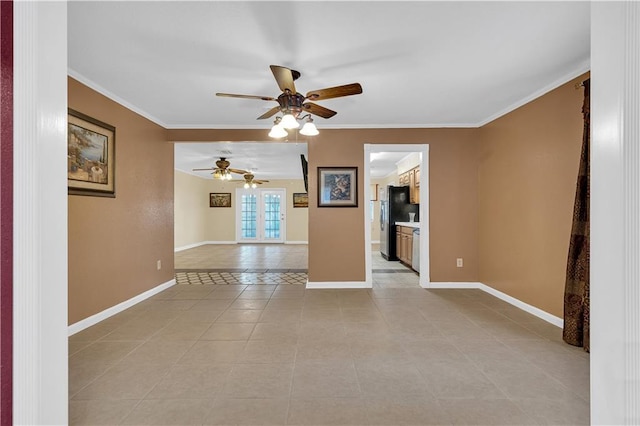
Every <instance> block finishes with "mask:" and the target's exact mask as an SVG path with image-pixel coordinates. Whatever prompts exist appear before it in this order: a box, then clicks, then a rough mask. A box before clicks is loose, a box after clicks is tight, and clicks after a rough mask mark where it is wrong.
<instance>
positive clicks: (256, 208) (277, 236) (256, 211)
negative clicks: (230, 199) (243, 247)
mask: <svg viewBox="0 0 640 426" xmlns="http://www.w3.org/2000/svg"><path fill="white" fill-rule="evenodd" d="M286 195H287V194H286V191H285V190H284V189H272V188H268V189H261V188H249V189H245V188H238V189H236V200H238V202H237V203H236V240H237V241H238V242H241V243H243V242H245V243H246V242H251V243H284V241H285V232H286V229H287V227H286V214H285V212H286V206H285V200H286Z"/></svg>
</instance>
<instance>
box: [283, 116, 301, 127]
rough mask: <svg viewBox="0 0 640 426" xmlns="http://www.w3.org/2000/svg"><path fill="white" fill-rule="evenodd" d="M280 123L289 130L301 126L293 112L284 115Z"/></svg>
mask: <svg viewBox="0 0 640 426" xmlns="http://www.w3.org/2000/svg"><path fill="white" fill-rule="evenodd" d="M280 124H281V125H282V127H284V128H285V129H287V130H291V129H297V128H298V127H300V123H298V120H296V118H295V117H294V116H293V114H291V113H286V114H285V115H284V116H282V121H281V122H280Z"/></svg>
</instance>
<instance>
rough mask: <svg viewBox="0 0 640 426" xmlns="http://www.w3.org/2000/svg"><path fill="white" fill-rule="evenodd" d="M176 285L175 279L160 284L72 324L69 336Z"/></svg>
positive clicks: (69, 328)
mask: <svg viewBox="0 0 640 426" xmlns="http://www.w3.org/2000/svg"><path fill="white" fill-rule="evenodd" d="M175 283H176V280H175V279H173V280H170V281H167V282H166V283H164V284H160V285H159V286H156V287H154V288H152V289H150V290H147V291H145V292H144V293H140V294H139V295H137V296H134V297H132V298H131V299H129V300H125V301H124V302H122V303H118V304H117V305H115V306H112V307H110V308H107V309H105V310H104V311H102V312H98V313H97V314H95V315H91V316H90V317H89V318H85V319H83V320H81V321H78V322H76V323H74V324H71V325H70V326H69V327H68V333H69V336H72V335H74V334H76V333H78V332H80V331H82V330H84V329H85V328H88V327H91V326H92V325H95V324H97V323H99V322H100V321H103V320H106V319H107V318H109V317H112V316H114V315H115V314H118V313H120V312H122V311H124V310H125V309H127V308H130V307H132V306H133V305H135V304H137V303H140V302H142V301H143V300H146V299H148V298H150V297H151V296H153V295H155V294H158V293H160V292H161V291H163V290H166V289H168V288H169V287H171V286H173V285H175Z"/></svg>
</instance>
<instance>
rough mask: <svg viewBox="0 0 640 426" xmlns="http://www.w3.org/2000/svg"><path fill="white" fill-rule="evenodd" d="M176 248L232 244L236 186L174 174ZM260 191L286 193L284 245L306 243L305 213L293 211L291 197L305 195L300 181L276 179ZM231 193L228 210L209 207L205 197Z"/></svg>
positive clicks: (236, 184) (306, 217) (234, 232)
mask: <svg viewBox="0 0 640 426" xmlns="http://www.w3.org/2000/svg"><path fill="white" fill-rule="evenodd" d="M175 175H176V179H175V183H176V186H175V198H176V201H175V212H176V213H175V220H176V224H175V233H176V237H175V241H176V248H179V247H184V246H186V245H189V244H196V243H201V242H203V241H226V242H229V241H236V206H237V201H236V189H237V188H242V183H240V182H224V181H220V180H215V179H203V178H201V177H197V176H193V175H190V174H188V173H184V172H181V171H178V170H176V171H175ZM260 188H281V189H284V190H285V191H286V205H287V207H286V222H287V225H286V234H285V235H286V241H304V242H306V241H308V223H309V214H308V212H309V209H308V208H294V207H293V193H294V192H305V191H304V181H303V180H302V179H291V180H286V179H277V180H270V181H269V182H266V183H263V184H262V185H260ZM211 192H228V193H231V208H224V207H216V208H211V207H209V193H211Z"/></svg>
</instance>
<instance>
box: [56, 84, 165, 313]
mask: <svg viewBox="0 0 640 426" xmlns="http://www.w3.org/2000/svg"><path fill="white" fill-rule="evenodd" d="M68 100H69V107H70V108H73V109H75V110H77V111H80V112H82V113H84V114H87V115H89V116H91V117H93V118H95V119H97V120H100V121H103V122H105V123H108V124H111V125H113V126H115V128H116V180H115V188H116V198H102V197H87V196H76V195H72V196H69V197H68V201H69V323H70V324H73V323H75V322H78V321H80V320H82V319H84V318H87V317H89V316H91V315H93V314H96V313H98V312H101V311H103V310H104V309H107V308H109V307H111V306H114V305H117V304H118V303H120V302H123V301H125V300H127V299H130V298H132V297H134V296H136V295H138V294H140V293H143V292H144V291H146V290H149V289H151V288H153V287H156V286H158V285H159V284H163V283H165V282H168V281H170V280H171V279H172V278H173V146H172V144H170V143H167V142H166V141H167V131H166V130H165V129H163V128H162V127H160V126H158V125H156V124H154V123H152V122H150V121H149V120H147V119H145V118H143V117H141V116H139V115H137V114H135V113H134V112H132V111H131V110H128V109H126V108H125V107H123V106H121V105H119V104H117V103H115V102H113V101H111V100H109V99H107V98H106V97H104V96H102V95H100V94H98V93H97V92H95V91H93V90H91V89H89V88H88V87H86V86H84V85H82V84H81V83H79V82H77V81H76V80H74V79H72V78H69V80H68ZM158 260H160V261H161V262H162V269H161V270H160V271H158V270H157V269H156V262H157V261H158Z"/></svg>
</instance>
